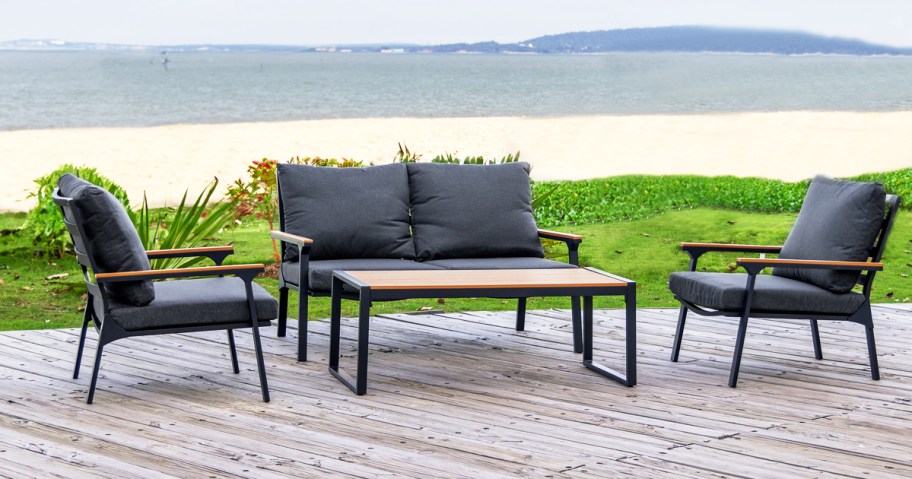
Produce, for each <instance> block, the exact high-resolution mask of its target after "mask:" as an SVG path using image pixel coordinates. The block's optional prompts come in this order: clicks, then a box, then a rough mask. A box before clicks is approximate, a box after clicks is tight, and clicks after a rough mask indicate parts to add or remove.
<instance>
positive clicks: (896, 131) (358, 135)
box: [0, 111, 912, 211]
mask: <svg viewBox="0 0 912 479" xmlns="http://www.w3.org/2000/svg"><path fill="white" fill-rule="evenodd" d="M910 132H912V111H905V112H890V113H851V112H779V113H737V114H709V115H639V116H577V117H556V118H525V117H491V118H440V119H425V118H381V119H343V120H314V121H292V122H266V123H232V124H211V125H168V126H160V127H148V128H87V129H48V130H16V131H2V132H0V164H2V171H3V174H2V175H0V211H26V210H28V209H30V208H31V207H32V206H33V205H32V200H30V199H29V198H27V195H28V192H29V191H30V190H31V189H32V187H33V180H34V179H35V178H37V177H39V176H41V175H44V174H47V173H49V172H51V171H53V170H54V169H55V168H56V167H57V166H58V165H61V164H64V163H71V164H75V165H86V166H92V167H95V168H98V170H99V171H100V172H101V173H102V174H103V175H105V176H107V177H109V178H111V179H112V180H114V181H115V182H117V183H118V184H120V185H121V186H123V187H124V188H126V189H127V191H128V193H129V195H130V198H131V199H132V200H133V201H134V202H139V201H141V199H142V195H143V192H144V191H145V192H146V194H147V196H148V198H149V201H150V202H151V203H152V204H153V205H156V206H159V205H173V204H175V203H176V202H177V201H179V200H180V197H181V195H182V194H183V192H184V191H185V190H187V189H189V191H190V193H191V195H193V196H194V197H195V195H196V194H198V193H199V192H200V191H201V190H202V188H203V187H204V186H205V185H206V184H207V183H208V182H209V181H211V180H212V178H213V177H218V178H219V180H220V181H221V183H222V187H220V192H224V186H225V185H228V184H229V183H231V182H233V181H234V180H235V179H237V178H240V177H242V176H244V175H245V170H246V167H247V165H248V164H250V162H251V161H253V160H258V159H261V158H264V157H265V158H272V159H276V160H279V161H285V160H287V159H288V158H290V157H292V156H296V155H299V156H323V157H346V158H352V159H356V160H363V161H364V162H365V163H371V162H372V163H374V164H384V163H389V162H390V161H391V160H392V158H393V156H394V153H395V152H396V149H397V142H404V143H406V144H407V145H408V147H409V149H411V150H412V151H415V152H418V153H421V154H424V155H426V156H427V157H428V158H430V157H432V156H434V155H436V154H438V153H446V152H456V153H458V154H459V155H461V156H464V155H470V154H471V155H484V156H486V157H500V156H502V155H505V154H507V153H512V152H515V151H517V150H519V151H521V152H522V159H523V160H524V161H528V162H530V163H531V164H532V166H533V171H532V177H533V178H534V179H536V180H557V179H581V178H599V177H607V176H616V175H626V174H699V175H736V176H758V177H766V178H779V179H783V180H789V181H793V180H800V179H803V178H809V177H811V176H813V175H815V174H818V173H820V174H826V175H829V176H850V175H855V174H859V173H866V172H876V171H887V170H894V169H899V168H905V167H909V166H912V134H910Z"/></svg>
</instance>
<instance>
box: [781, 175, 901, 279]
mask: <svg viewBox="0 0 912 479" xmlns="http://www.w3.org/2000/svg"><path fill="white" fill-rule="evenodd" d="M885 204H886V192H885V191H884V187H883V185H881V184H880V183H861V182H854V181H841V180H832V179H829V178H825V177H822V176H818V177H816V178H814V180H813V181H812V182H811V185H810V187H809V188H808V192H807V195H806V196H805V198H804V203H803V204H802V205H801V212H800V213H798V219H797V220H796V221H795V226H793V227H792V231H791V232H790V233H789V235H788V238H787V239H786V240H785V244H783V246H782V252H781V253H780V254H779V257H780V258H785V259H818V260H831V261H866V260H867V259H868V257H869V256H870V255H871V251H872V248H873V246H874V241H875V240H876V239H877V235H878V233H879V232H880V228H881V224H882V223H883V218H884V207H885ZM773 274H774V275H776V276H781V277H784V278H792V279H797V280H800V281H805V282H808V283H811V284H815V285H817V286H820V287H821V288H824V289H826V290H828V291H832V292H834V293H845V292H846V291H849V290H851V289H852V287H854V286H855V283H856V282H857V281H858V276H859V275H860V274H861V272H860V271H834V270H825V269H794V268H775V269H774V270H773Z"/></svg>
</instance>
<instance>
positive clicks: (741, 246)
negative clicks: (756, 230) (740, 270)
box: [681, 243, 782, 253]
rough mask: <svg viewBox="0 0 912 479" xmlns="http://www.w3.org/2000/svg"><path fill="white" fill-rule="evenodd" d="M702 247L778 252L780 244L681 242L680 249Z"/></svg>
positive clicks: (722, 249) (780, 249)
mask: <svg viewBox="0 0 912 479" xmlns="http://www.w3.org/2000/svg"><path fill="white" fill-rule="evenodd" d="M689 248H702V249H712V250H718V251H752V252H753V251H756V252H764V253H778V252H779V251H782V246H771V245H757V244H729V243H681V249H684V250H686V249H689Z"/></svg>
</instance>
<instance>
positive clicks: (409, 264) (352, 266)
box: [282, 258, 442, 293]
mask: <svg viewBox="0 0 912 479" xmlns="http://www.w3.org/2000/svg"><path fill="white" fill-rule="evenodd" d="M308 266H309V268H308V275H307V280H308V289H309V290H310V291H312V292H316V293H329V292H330V288H332V272H333V271H335V270H339V271H343V270H351V271H364V270H373V269H376V270H393V271H402V270H406V271H416V270H429V269H430V270H433V269H442V268H440V267H438V266H434V265H430V264H425V263H419V262H417V261H409V260H402V259H385V258H361V259H328V260H323V261H311V262H310V263H309V265H308ZM300 278H301V267H300V263H298V262H297V261H294V262H290V261H286V262H285V263H282V279H284V280H285V281H286V282H289V283H291V284H295V285H299V286H300V284H301V281H300ZM343 291H345V292H349V293H352V292H354V291H355V290H354V288H350V287H348V286H346V287H345V289H344V290H343Z"/></svg>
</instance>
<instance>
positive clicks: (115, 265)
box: [57, 174, 155, 306]
mask: <svg viewBox="0 0 912 479" xmlns="http://www.w3.org/2000/svg"><path fill="white" fill-rule="evenodd" d="M57 186H58V187H59V188H60V190H59V194H60V196H64V197H68V198H72V199H73V203H72V205H73V209H74V210H75V213H76V214H77V215H78V219H79V221H80V222H81V223H82V228H83V231H85V236H86V237H85V238H82V242H83V244H84V245H85V246H86V248H87V249H88V251H86V253H87V254H89V255H90V257H91V258H92V261H93V262H94V263H95V266H96V268H97V271H95V272H96V273H116V272H123V271H142V270H148V269H151V266H150V264H149V258H148V256H146V250H145V248H143V245H142V241H141V240H140V239H139V234H138V233H137V232H136V228H135V227H134V226H133V222H132V221H130V217H129V216H127V212H126V210H124V207H123V205H121V204H120V201H118V200H117V198H115V197H114V195H112V194H111V193H110V192H108V191H107V190H105V189H104V188H101V187H99V186H95V185H93V184H92V183H89V182H88V181H85V180H83V179H81V178H77V177H75V176H73V175H71V174H65V175H63V176H61V177H60V178H59V179H58V180H57ZM105 289H106V290H107V291H108V292H109V293H110V294H111V296H113V297H114V299H116V300H118V301H120V302H121V303H126V304H130V305H134V306H145V305H147V304H149V303H150V302H152V300H153V299H155V289H154V287H153V285H152V281H148V280H146V281H126V282H118V283H109V284H107V285H105Z"/></svg>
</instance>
